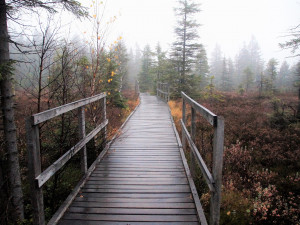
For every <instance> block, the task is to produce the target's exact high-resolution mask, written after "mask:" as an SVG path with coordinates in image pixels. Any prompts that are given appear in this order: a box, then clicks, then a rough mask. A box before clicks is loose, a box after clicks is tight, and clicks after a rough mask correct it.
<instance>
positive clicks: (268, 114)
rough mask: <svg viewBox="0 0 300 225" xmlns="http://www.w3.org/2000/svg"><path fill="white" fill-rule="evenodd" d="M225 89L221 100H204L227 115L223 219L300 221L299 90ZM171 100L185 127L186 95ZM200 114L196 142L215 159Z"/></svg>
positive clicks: (229, 221) (205, 154) (225, 221)
mask: <svg viewBox="0 0 300 225" xmlns="http://www.w3.org/2000/svg"><path fill="white" fill-rule="evenodd" d="M222 94H223V97H222V99H221V100H212V99H199V100H198V102H200V103H201V104H203V105H204V106H205V107H207V108H208V109H210V110H211V111H212V112H214V113H216V114H217V115H222V116H223V117H224V118H225V151H224V172H223V174H224V176H223V194H222V195H223V200H222V208H221V213H222V214H221V215H222V216H221V224H298V223H299V222H300V218H299V214H300V210H299V206H300V202H299V200H300V192H299V190H300V185H299V184H300V183H299V181H300V180H299V179H300V177H299V169H300V164H299V162H300V147H299V146H300V127H299V121H297V120H296V114H295V108H296V106H297V96H295V95H292V94H285V95H283V94H281V95H276V96H273V97H268V98H258V97H257V96H256V95H250V94H249V95H244V96H240V95H237V94H234V93H226V94H225V93H222ZM169 105H170V107H171V111H172V115H173V117H174V120H175V122H176V126H177V129H178V130H179V131H180V129H181V128H180V126H179V119H181V107H182V106H181V101H180V100H177V101H170V102H169ZM197 119H198V123H197V134H198V135H197V139H196V144H197V146H198V148H199V151H200V153H201V154H202V156H203V157H204V158H205V160H206V161H208V162H207V163H208V164H209V160H210V154H211V153H210V152H211V151H210V150H211V149H212V146H211V143H212V142H211V140H212V133H211V130H210V129H209V128H208V127H207V126H206V124H205V123H204V122H203V121H202V120H200V118H197ZM188 120H189V117H188ZM199 179H200V178H199ZM195 182H196V184H197V186H198V192H199V193H202V197H201V198H202V203H203V205H204V206H205V207H206V209H208V208H207V207H208V205H209V198H208V196H209V194H208V193H206V192H205V191H203V189H204V188H205V186H204V185H203V184H204V183H203V182H201V179H200V180H198V181H197V180H195ZM204 190H205V189H204ZM206 211H207V212H208V211H209V210H206Z"/></svg>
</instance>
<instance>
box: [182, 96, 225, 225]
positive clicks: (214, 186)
mask: <svg viewBox="0 0 300 225" xmlns="http://www.w3.org/2000/svg"><path fill="white" fill-rule="evenodd" d="M181 96H182V119H181V121H180V122H181V127H182V147H183V149H185V150H186V140H187V142H188V144H189V147H190V149H191V151H190V157H191V174H192V175H193V174H194V171H193V170H194V161H196V162H197V163H198V165H199V167H200V169H201V172H202V174H203V176H204V178H205V181H206V183H207V185H208V187H209V189H210V191H211V201H210V202H211V205H210V224H213V225H218V224H219V221H220V207H221V187H222V168H223V148H224V119H223V118H222V117H220V116H217V115H215V114H214V113H212V112H211V111H210V110H208V109H207V108H205V107H204V106H202V105H200V104H199V103H197V102H196V101H195V100H193V99H192V98H190V97H189V96H188V95H186V94H185V93H184V92H181ZM186 104H189V105H190V106H191V113H192V118H191V134H189V132H188V130H187V128H186ZM196 112H198V113H200V114H201V115H202V116H203V117H204V118H205V119H206V120H207V121H208V122H209V123H210V124H211V125H212V126H213V127H214V139H213V158H212V164H213V165H212V173H210V171H209V170H208V168H207V166H206V164H205V162H204V160H203V159H202V157H201V155H200V153H199V151H198V149H197V147H196V145H195V138H196ZM195 159H196V160H195ZM200 219H201V218H200ZM202 220H205V221H203V223H206V219H205V218H204V219H203V218H202ZM201 223H202V221H201Z"/></svg>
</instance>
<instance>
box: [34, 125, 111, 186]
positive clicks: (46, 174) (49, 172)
mask: <svg viewBox="0 0 300 225" xmlns="http://www.w3.org/2000/svg"><path fill="white" fill-rule="evenodd" d="M107 124H108V120H106V121H104V122H103V123H101V124H100V125H99V126H98V127H96V128H95V129H94V130H92V131H91V132H90V133H89V134H88V135H86V136H85V137H84V138H83V139H82V140H80V141H79V142H78V143H77V144H76V145H75V146H74V147H72V148H71V149H70V150H68V151H67V152H66V153H65V154H63V155H62V156H61V157H60V158H59V159H58V160H56V161H55V162H54V163H53V164H52V165H51V166H49V167H48V168H47V169H46V170H45V171H43V172H42V173H41V174H40V175H39V176H37V177H36V178H35V179H36V180H37V182H38V185H39V187H41V186H43V184H44V183H46V182H47V180H49V179H50V178H51V177H52V176H53V175H54V174H55V173H56V172H57V171H58V170H59V169H60V168H62V167H63V166H64V165H65V164H66V163H67V162H68V161H69V160H70V159H71V158H72V157H73V156H74V155H75V154H76V153H77V152H78V151H79V150H80V149H82V148H83V147H84V146H85V145H86V143H88V142H89V141H90V140H91V139H92V138H93V137H94V136H95V135H96V134H97V133H98V132H99V131H100V130H102V129H103V128H104V127H106V126H107Z"/></svg>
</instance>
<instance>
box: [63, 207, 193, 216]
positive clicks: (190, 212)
mask: <svg viewBox="0 0 300 225" xmlns="http://www.w3.org/2000/svg"><path fill="white" fill-rule="evenodd" d="M68 211H69V212H71V213H82V214H118V215H124V214H125V215H195V214H196V210H195V209H140V208H138V209H137V208H82V207H70V208H69V210H68Z"/></svg>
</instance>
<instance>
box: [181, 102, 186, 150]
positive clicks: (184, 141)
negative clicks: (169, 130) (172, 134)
mask: <svg viewBox="0 0 300 225" xmlns="http://www.w3.org/2000/svg"><path fill="white" fill-rule="evenodd" d="M182 122H183V124H184V125H185V124H186V118H185V100H184V97H182ZM181 133H182V148H183V149H184V150H186V140H185V135H184V131H183V129H182V131H181Z"/></svg>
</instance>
